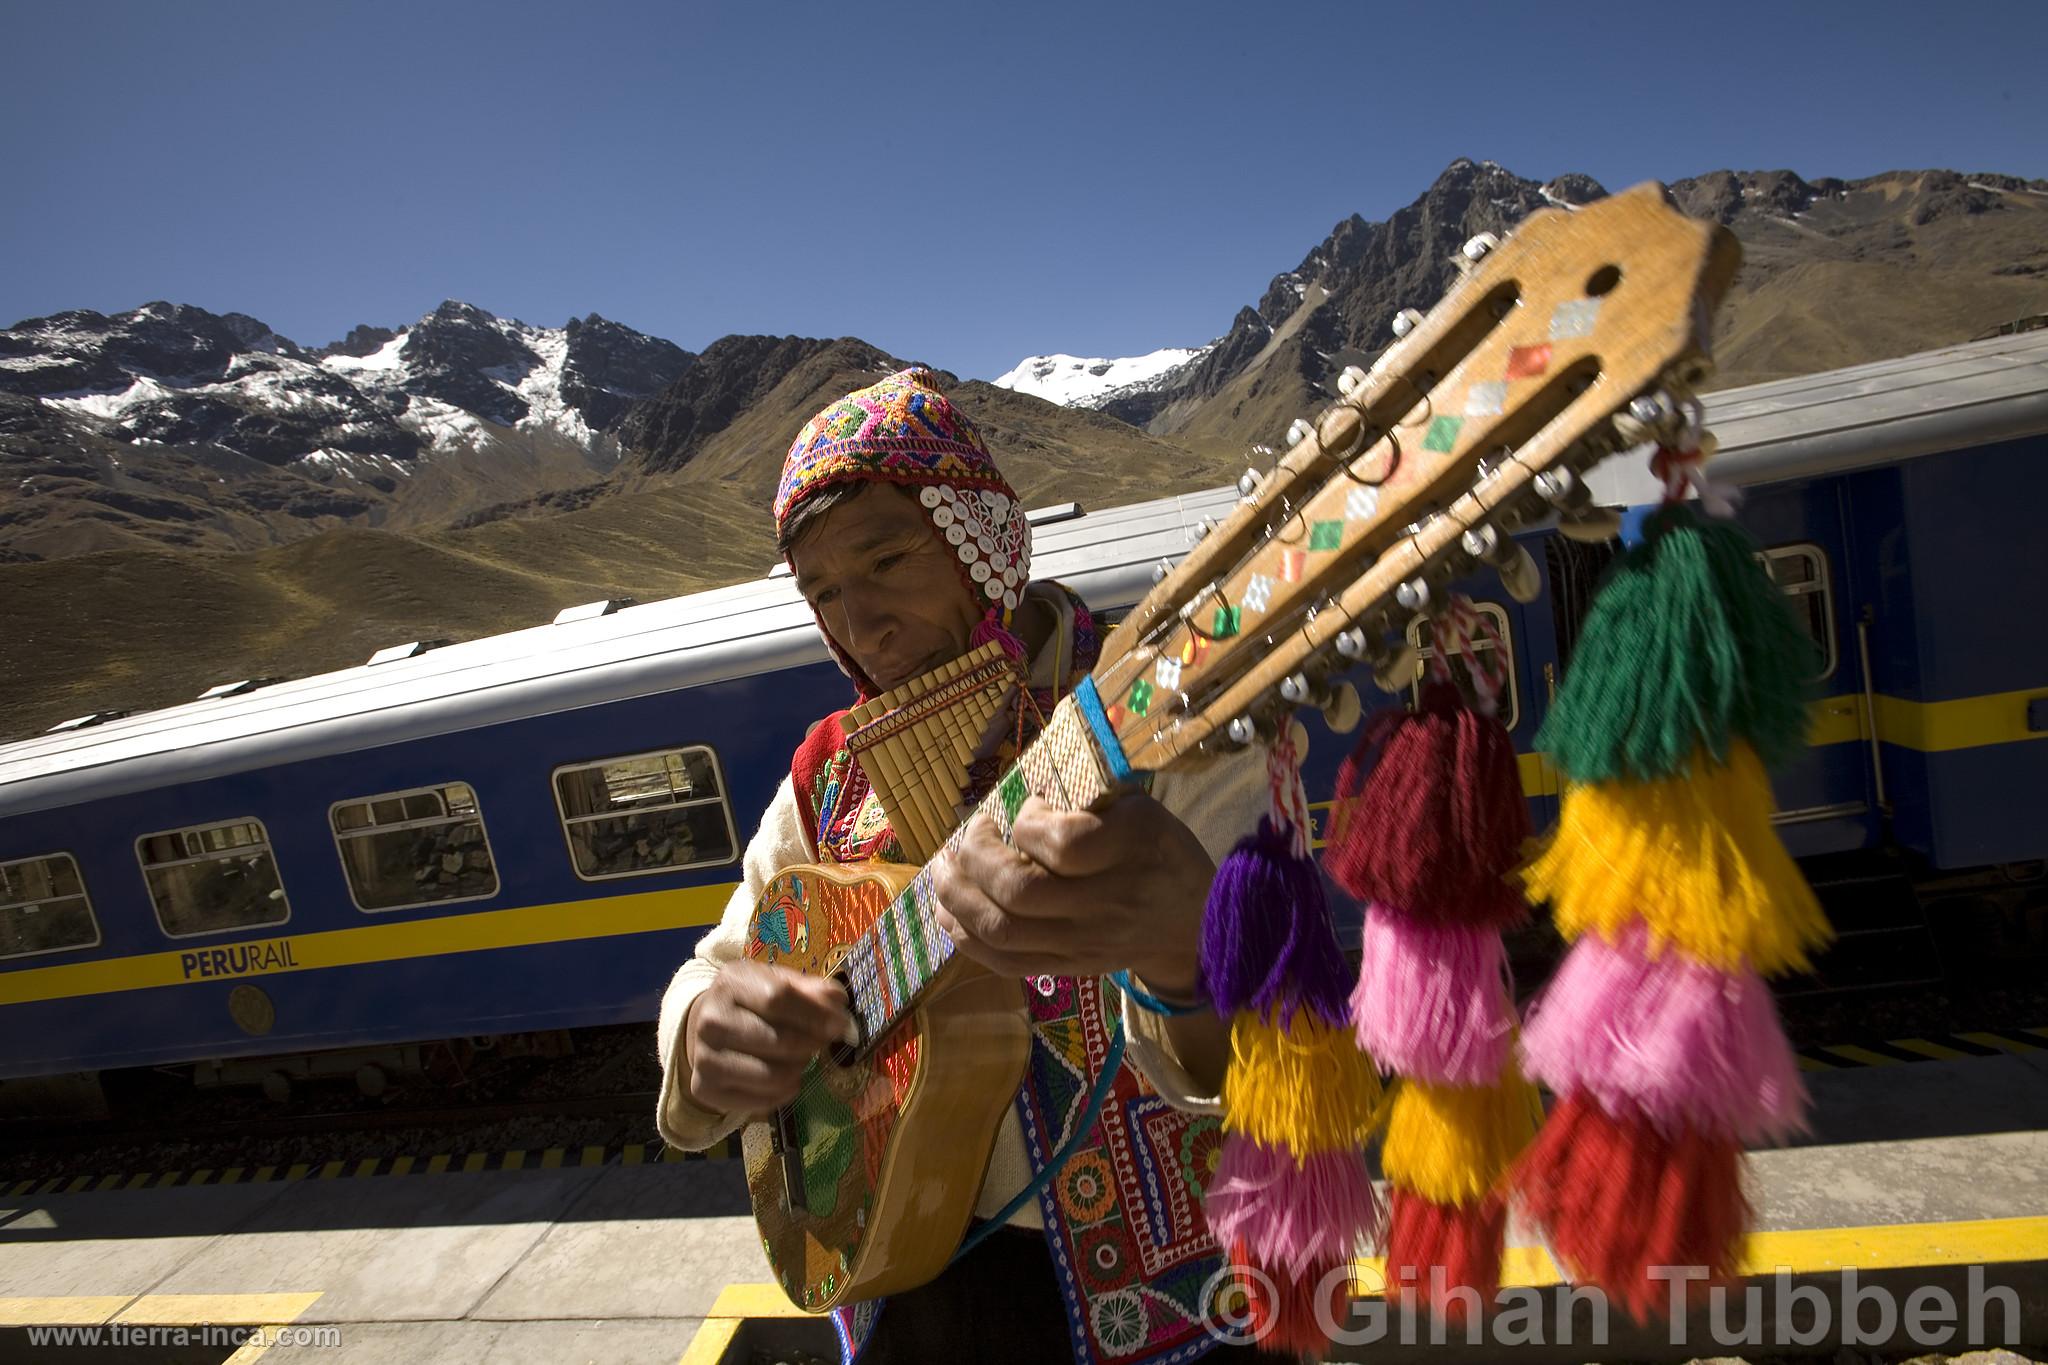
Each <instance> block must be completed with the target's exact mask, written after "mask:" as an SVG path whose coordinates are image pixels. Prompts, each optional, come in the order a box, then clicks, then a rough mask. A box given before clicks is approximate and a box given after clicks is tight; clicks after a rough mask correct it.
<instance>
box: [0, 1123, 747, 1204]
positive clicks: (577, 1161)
mask: <svg viewBox="0 0 2048 1365" xmlns="http://www.w3.org/2000/svg"><path fill="white" fill-rule="evenodd" d="M739 1151H740V1143H739V1137H738V1135H737V1134H735V1135H734V1136H732V1137H729V1138H726V1139H724V1140H723V1141H721V1142H719V1143H717V1144H715V1145H714V1146H712V1147H710V1148H708V1149H706V1150H705V1151H702V1152H681V1151H677V1150H676V1149H675V1148H673V1147H663V1146H662V1145H661V1144H659V1143H646V1142H629V1143H627V1144H625V1145H624V1146H622V1147H598V1146H590V1147H546V1148H539V1149H533V1148H516V1147H515V1148H513V1149H511V1150H509V1151H502V1152H452V1153H451V1152H440V1153H436V1154H435V1155H433V1156H428V1157H415V1156H398V1157H364V1158H362V1159H360V1160H356V1161H324V1162H318V1163H315V1162H310V1161H300V1162H294V1163H293V1164H291V1165H289V1166H229V1167H226V1168H224V1169H219V1170H216V1169H214V1168H212V1167H206V1168H203V1169H201V1170H196V1171H162V1172H156V1171H150V1172H145V1173H142V1174H139V1175H76V1176H72V1175H59V1176H51V1177H49V1178H47V1179H40V1180H0V1196H4V1197H6V1198H9V1199H20V1198H22V1197H24V1196H28V1195H49V1194H89V1193H97V1192H99V1191H101V1190H167V1189H170V1188H172V1187H174V1186H180V1185H263V1184H269V1183H272V1182H275V1181H290V1180H353V1179H362V1178H365V1177H368V1176H378V1175H445V1174H448V1173H450V1172H453V1173H455V1174H458V1175H472V1174H475V1173H476V1172H479V1171H552V1170H575V1169H578V1168H585V1167H592V1166H654V1165H661V1164H665V1163H675V1162H684V1161H708V1160H721V1159H723V1158H726V1157H734V1156H738V1155H739Z"/></svg>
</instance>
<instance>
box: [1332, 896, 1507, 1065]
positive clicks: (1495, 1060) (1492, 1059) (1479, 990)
mask: <svg viewBox="0 0 2048 1365" xmlns="http://www.w3.org/2000/svg"><path fill="white" fill-rule="evenodd" d="M1505 968H1506V957H1505V954H1504V953H1503V952H1502V950H1501V943H1500V935H1499V934H1498V933H1496V932H1495V931H1494V930H1492V929H1482V928H1475V927H1472V926H1469V925H1461V924H1443V923H1433V922H1430V921H1425V920H1419V919H1415V918H1413V917H1411V916H1408V915H1405V914H1402V913H1401V912H1400V911H1398V910H1393V909H1389V908H1388V907H1387V906H1384V905H1377V904H1376V905H1373V906H1371V907H1369V908H1368V909H1367V911H1366V916H1365V938H1364V955H1363V958H1362V961H1361V963H1360V968H1359V973H1358V988H1357V989H1356V990H1355V991H1353V992H1352V995H1351V1010H1352V1015H1353V1018H1354V1019H1355V1021H1356V1023H1357V1032H1358V1045H1359V1046H1360V1047H1362V1048H1364V1049H1365V1050H1366V1051H1367V1052H1368V1053H1370V1054H1371V1055H1372V1056H1373V1057H1374V1058H1375V1059H1376V1060H1377V1061H1378V1062H1379V1064H1380V1065H1381V1066H1383V1067H1386V1068H1387V1069H1389V1070H1392V1071H1397V1072H1399V1073H1400V1074H1401V1075H1403V1076H1413V1077H1415V1078H1417V1079H1419V1080H1424V1081H1429V1082H1431V1083H1433V1084H1437V1085H1493V1084H1496V1083H1497V1082H1498V1081H1499V1080H1500V1073H1501V1068H1502V1067H1503V1066H1505V1065H1506V1064H1507V1059H1508V1048H1509V1046H1510V1044H1511V1042H1512V1040H1513V1037H1514V1029H1515V1017H1514V1009H1513V1006H1512V1005H1511V1004H1510V1002H1509V1000H1508V992H1507V985H1506V971H1505Z"/></svg>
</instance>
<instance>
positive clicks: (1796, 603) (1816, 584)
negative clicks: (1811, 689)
mask: <svg viewBox="0 0 2048 1365" xmlns="http://www.w3.org/2000/svg"><path fill="white" fill-rule="evenodd" d="M1757 558H1758V559H1759V560H1761V561H1762V562H1763V566H1764V567H1765V568H1766V569H1768V570H1770V573H1771V581H1772V582H1773V583H1776V584H1777V585H1778V591H1780V592H1782V593H1784V594H1785V596H1786V597H1787V598H1788V599H1790V601H1791V604H1792V614H1793V615H1794V616H1797V617H1798V618H1799V621H1800V624H1802V625H1804V626H1805V627H1806V633H1807V634H1808V635H1810V636H1811V637H1813V647H1814V650H1815V651H1816V653H1815V657H1816V658H1817V659H1819V661H1820V668H1819V671H1818V672H1816V673H1815V674H1814V675H1813V676H1812V678H1811V679H1809V681H1812V682H1819V681H1820V680H1821V679H1823V678H1829V677H1833V676H1834V672H1835V663H1836V660H1835V594H1834V591H1833V589H1832V588H1831V587H1830V585H1829V582H1828V557H1827V555H1826V553H1825V552H1823V551H1822V550H1821V548H1820V546H1818V545H1773V546H1772V547H1771V548H1770V549H1768V550H1761V551H1759V552H1758V553H1757Z"/></svg>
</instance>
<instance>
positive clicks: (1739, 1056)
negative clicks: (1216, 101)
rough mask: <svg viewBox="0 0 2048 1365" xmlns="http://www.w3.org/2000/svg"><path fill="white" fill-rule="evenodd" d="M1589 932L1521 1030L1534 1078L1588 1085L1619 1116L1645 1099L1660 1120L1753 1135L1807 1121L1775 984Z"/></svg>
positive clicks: (1749, 1139) (1640, 938)
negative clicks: (1775, 999) (1774, 997)
mask: <svg viewBox="0 0 2048 1365" xmlns="http://www.w3.org/2000/svg"><path fill="white" fill-rule="evenodd" d="M1645 943H1646V935H1645V932H1644V930H1643V928H1642V926H1641V925H1639V924H1638V925H1634V926H1631V928H1630V929H1629V931H1628V934H1627V935H1626V936H1625V937H1624V938H1623V939H1622V941H1621V942H1619V943H1609V942H1608V941H1607V940H1605V939H1603V938H1601V937H1600V936H1599V935H1598V934H1587V935H1586V936H1584V937H1583V938H1581V939H1580V940H1579V941H1578V943H1577V944H1576V945H1575V946H1574V947H1573V948H1572V950H1571V952H1570V953H1569V954H1567V955H1566V957H1565V960H1564V963H1563V965H1562V966H1560V967H1559V968H1558V969H1557V975H1556V976H1555V977H1554V978H1552V980H1551V982H1550V984H1549V985H1548V986H1547V987H1545V988H1544V991H1543V994H1542V996H1541V997H1540V998H1539V999H1538V1000H1537V1002H1536V1004H1535V1006H1534V1008H1533V1011H1532V1013H1531V1014H1530V1016H1529V1020H1528V1023H1527V1026H1526V1028H1525V1030H1524V1032H1523V1034H1522V1055H1523V1059H1524V1064H1525V1065H1526V1067H1527V1069H1528V1073H1529V1075H1530V1076H1532V1077H1534V1078H1535V1079H1537V1080H1539V1081H1541V1082H1543V1083H1544V1084H1545V1085H1547V1086H1549V1087H1550V1088H1551V1089H1552V1090H1553V1091H1555V1092H1556V1093H1558V1094H1560V1095H1565V1094H1571V1093H1573V1092H1584V1093H1586V1094H1587V1095H1589V1096H1591V1097H1592V1098H1593V1099H1595V1100H1597V1101H1598V1102H1599V1104H1600V1107H1601V1108H1602V1109H1604V1110H1606V1111H1607V1112H1608V1113H1609V1114H1611V1115H1615V1116H1617V1117H1619V1116H1621V1115H1624V1114H1627V1113H1628V1112H1629V1111H1630V1109H1631V1108H1632V1107H1633V1108H1637V1109H1640V1110H1641V1111H1642V1112H1643V1113H1644V1114H1645V1115H1647V1116H1648V1118H1649V1119H1650V1121H1651V1122H1652V1123H1653V1124H1655V1125H1656V1127H1657V1128H1658V1129H1660V1130H1661V1131H1662V1132H1664V1133H1666V1134H1676V1133H1679V1132H1681V1131H1684V1130H1687V1129H1692V1130H1698V1131H1704V1132H1707V1133H1714V1134H1722V1135H1727V1136H1732V1137H1734V1138H1735V1139H1736V1140H1737V1141H1739V1142H1742V1143H1745V1144H1754V1143H1762V1142H1782V1141H1784V1140H1785V1139H1786V1138H1787V1137H1790V1136H1791V1135H1792V1134H1794V1133H1800V1132H1805V1131H1806V1127H1807V1124H1806V1111H1807V1103H1808V1101H1807V1094H1806V1086H1805V1085H1804V1083H1802V1082H1801V1081H1800V1079H1799V1067H1798V1064H1797V1063H1796V1062H1795V1061H1794V1060H1793V1057H1792V1045H1791V1044H1790V1043H1789V1042H1787V1041H1786V1038H1785V1030H1784V1028H1783V1027H1782V1026H1781V1025H1780V1024H1779V1022H1778V1011H1777V1007H1776V1005H1775V1004H1774V1003H1773V1001H1772V999H1771V993H1770V988H1769V987H1767V986H1766V985H1764V983H1763V980H1762V978H1760V977H1759V976H1757V974H1756V973H1755V972H1753V971H1747V970H1745V971H1743V972H1740V973H1738V974H1735V975H1730V974H1728V973H1726V972H1722V971H1718V970H1716V969H1714V968H1712V967H1709V966H1706V965H1705V964H1703V963H1700V962H1697V961H1695V960H1693V959H1692V958H1689V957H1687V956H1685V955H1684V954H1683V953H1680V952H1678V951H1676V950H1675V949H1667V950H1666V951H1665V952H1664V953H1662V954H1661V955H1659V956H1657V957H1654V958H1653V957H1651V956H1649V955H1648V954H1647V953H1646V952H1645V951H1644V945H1645Z"/></svg>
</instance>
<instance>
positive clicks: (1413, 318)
mask: <svg viewBox="0 0 2048 1365" xmlns="http://www.w3.org/2000/svg"><path fill="white" fill-rule="evenodd" d="M1421 323H1422V314H1421V313H1419V312H1417V311H1416V310H1415V309H1413V308H1403V309H1402V310H1401V311H1400V312H1398V313H1396V314H1394V335H1395V336H1396V337H1405V336H1407V335H1408V334H1409V333H1410V332H1412V331H1414V330H1415V329H1416V328H1417V327H1418V326H1420V325H1421Z"/></svg>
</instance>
